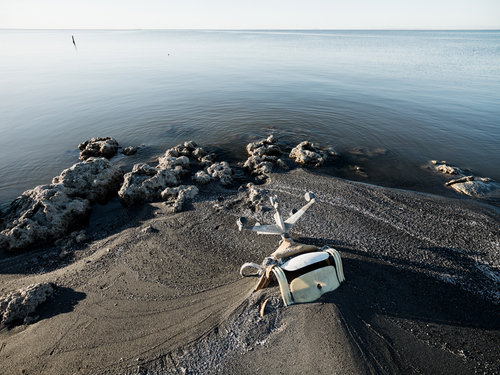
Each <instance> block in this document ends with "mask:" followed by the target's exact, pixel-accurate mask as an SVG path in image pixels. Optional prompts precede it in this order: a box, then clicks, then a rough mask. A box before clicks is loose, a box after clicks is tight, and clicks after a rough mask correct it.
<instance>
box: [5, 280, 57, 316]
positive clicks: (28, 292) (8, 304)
mask: <svg viewBox="0 0 500 375" xmlns="http://www.w3.org/2000/svg"><path fill="white" fill-rule="evenodd" d="M53 293H54V287H53V285H52V284H51V283H39V284H32V285H30V286H27V287H26V288H22V289H19V290H16V291H14V292H10V293H8V294H6V295H4V296H0V323H2V324H8V323H11V322H12V321H14V320H18V319H23V320H24V323H26V324H28V323H30V321H31V320H36V318H31V319H30V316H29V315H30V314H32V313H33V312H35V310H36V308H37V307H38V306H39V305H40V304H41V303H43V302H45V301H46V300H47V299H48V298H49V297H50V296H52V294H53Z"/></svg>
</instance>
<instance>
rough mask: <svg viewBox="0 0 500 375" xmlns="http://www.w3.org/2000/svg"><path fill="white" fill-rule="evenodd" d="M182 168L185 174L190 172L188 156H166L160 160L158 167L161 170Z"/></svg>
mask: <svg viewBox="0 0 500 375" xmlns="http://www.w3.org/2000/svg"><path fill="white" fill-rule="evenodd" d="M177 166H179V167H181V168H182V169H183V170H184V172H185V173H187V172H188V171H189V158H188V157H187V156H179V157H173V156H167V155H164V156H162V157H160V158H159V159H158V167H157V168H161V169H174V168H175V167H177Z"/></svg>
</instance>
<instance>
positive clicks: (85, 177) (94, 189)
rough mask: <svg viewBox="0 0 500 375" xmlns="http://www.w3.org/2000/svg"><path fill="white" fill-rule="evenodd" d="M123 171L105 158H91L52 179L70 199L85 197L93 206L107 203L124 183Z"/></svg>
mask: <svg viewBox="0 0 500 375" xmlns="http://www.w3.org/2000/svg"><path fill="white" fill-rule="evenodd" d="M123 174H124V172H123V170H122V169H120V168H118V167H116V166H114V165H113V164H111V163H110V162H109V161H108V160H107V159H104V158H89V159H88V160H86V161H84V162H80V163H76V164H74V165H73V166H72V167H70V168H68V169H65V170H64V171H62V173H61V174H60V175H59V176H57V177H54V178H53V179H52V184H60V185H62V186H63V187H64V192H65V193H66V194H67V195H68V196H69V197H83V198H85V199H88V200H89V201H90V203H91V204H94V203H96V202H103V201H106V200H107V198H108V197H109V196H110V195H112V194H115V193H116V192H117V191H118V189H119V188H120V185H121V183H122V182H123Z"/></svg>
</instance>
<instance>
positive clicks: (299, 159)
mask: <svg viewBox="0 0 500 375" xmlns="http://www.w3.org/2000/svg"><path fill="white" fill-rule="evenodd" d="M335 155H337V153H336V152H335V150H333V149H332V148H328V149H326V150H322V149H320V148H319V147H317V146H316V145H314V144H313V143H311V142H308V141H304V142H301V143H299V144H298V145H297V146H295V147H294V148H293V149H292V151H291V152H290V159H292V160H293V161H295V162H296V163H298V164H301V165H307V164H309V165H314V166H315V167H319V166H320V165H322V164H323V163H324V162H325V161H326V160H327V159H328V156H335Z"/></svg>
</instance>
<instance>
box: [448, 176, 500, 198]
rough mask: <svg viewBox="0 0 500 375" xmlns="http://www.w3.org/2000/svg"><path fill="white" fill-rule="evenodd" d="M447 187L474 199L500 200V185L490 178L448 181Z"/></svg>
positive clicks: (467, 177) (463, 178)
mask: <svg viewBox="0 0 500 375" xmlns="http://www.w3.org/2000/svg"><path fill="white" fill-rule="evenodd" d="M445 185H446V186H448V187H451V188H452V189H453V190H455V191H457V192H459V193H461V194H465V195H468V196H471V197H474V198H481V199H495V200H498V199H500V184H498V183H496V182H495V181H493V180H491V179H490V178H482V177H474V176H466V177H462V178H459V179H456V180H451V181H448V182H447V183H446V184H445Z"/></svg>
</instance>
